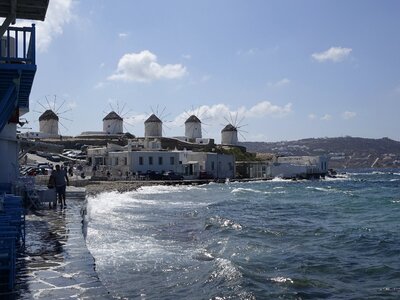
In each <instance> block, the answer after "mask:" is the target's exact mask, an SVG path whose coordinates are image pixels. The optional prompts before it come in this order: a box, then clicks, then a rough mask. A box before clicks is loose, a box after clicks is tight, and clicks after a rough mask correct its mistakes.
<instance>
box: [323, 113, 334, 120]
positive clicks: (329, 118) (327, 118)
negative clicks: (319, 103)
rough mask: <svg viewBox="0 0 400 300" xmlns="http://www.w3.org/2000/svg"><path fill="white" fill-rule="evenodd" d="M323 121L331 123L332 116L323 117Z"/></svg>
mask: <svg viewBox="0 0 400 300" xmlns="http://www.w3.org/2000/svg"><path fill="white" fill-rule="evenodd" d="M321 120H322V121H330V120H332V116H331V115H329V114H325V115H324V116H323V117H321Z"/></svg>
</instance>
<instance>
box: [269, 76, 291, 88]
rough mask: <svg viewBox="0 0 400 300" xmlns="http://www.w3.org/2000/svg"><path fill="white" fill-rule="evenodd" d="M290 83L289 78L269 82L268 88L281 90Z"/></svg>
mask: <svg viewBox="0 0 400 300" xmlns="http://www.w3.org/2000/svg"><path fill="white" fill-rule="evenodd" d="M289 83H290V80H289V79H287V78H283V79H281V80H279V81H277V82H268V86H269V87H276V88H280V87H283V86H285V85H288V84H289Z"/></svg>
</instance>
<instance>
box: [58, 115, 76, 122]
mask: <svg viewBox="0 0 400 300" xmlns="http://www.w3.org/2000/svg"><path fill="white" fill-rule="evenodd" d="M58 117H59V118H60V119H63V120H66V121H70V122H73V121H72V120H71V119H68V118H65V117H61V116H58Z"/></svg>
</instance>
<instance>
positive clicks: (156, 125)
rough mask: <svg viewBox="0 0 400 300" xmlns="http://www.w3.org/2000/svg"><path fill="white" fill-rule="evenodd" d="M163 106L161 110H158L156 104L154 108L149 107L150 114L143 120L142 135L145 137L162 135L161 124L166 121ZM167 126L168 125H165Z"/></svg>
mask: <svg viewBox="0 0 400 300" xmlns="http://www.w3.org/2000/svg"><path fill="white" fill-rule="evenodd" d="M165 109H166V107H164V108H163V109H162V111H161V112H159V107H158V105H157V108H156V110H154V109H153V108H151V111H152V114H151V115H150V117H148V118H147V119H146V120H145V121H144V136H145V137H162V133H163V124H164V123H165V122H166V121H165V118H166V116H167V115H166V114H165ZM166 127H167V128H168V126H166Z"/></svg>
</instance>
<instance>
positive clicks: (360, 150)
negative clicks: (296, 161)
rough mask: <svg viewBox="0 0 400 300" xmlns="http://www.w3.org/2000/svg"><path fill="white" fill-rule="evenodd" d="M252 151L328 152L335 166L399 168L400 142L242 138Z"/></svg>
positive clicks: (342, 138)
mask: <svg viewBox="0 0 400 300" xmlns="http://www.w3.org/2000/svg"><path fill="white" fill-rule="evenodd" d="M240 145H241V146H244V147H246V148H247V151H248V152H253V153H274V154H279V155H328V156H329V158H330V164H329V165H330V167H332V168H370V167H371V166H374V167H376V168H400V142H398V141H394V140H391V139H389V138H382V139H367V138H359V137H337V138H310V139H302V140H298V141H283V142H273V143H266V142H242V143H240Z"/></svg>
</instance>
